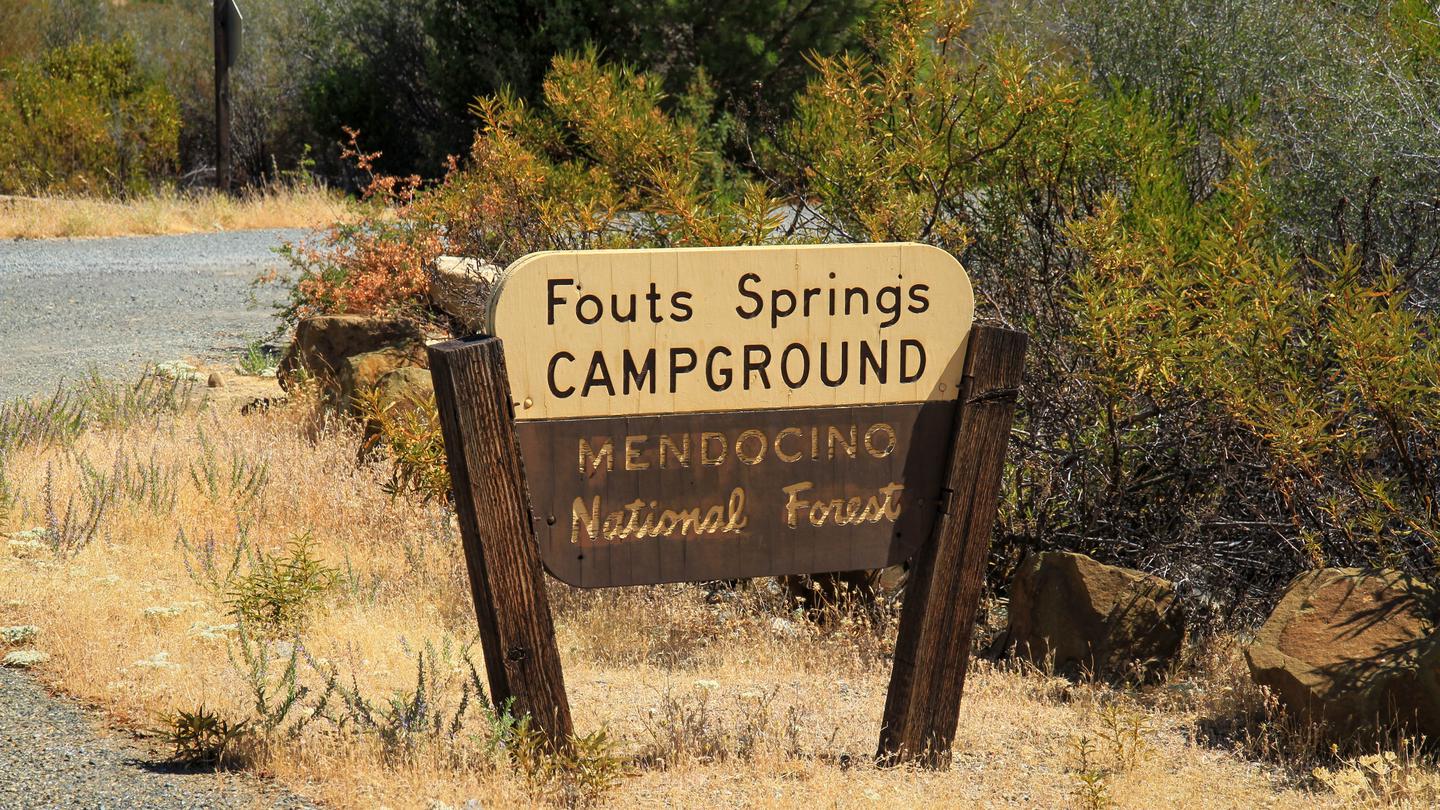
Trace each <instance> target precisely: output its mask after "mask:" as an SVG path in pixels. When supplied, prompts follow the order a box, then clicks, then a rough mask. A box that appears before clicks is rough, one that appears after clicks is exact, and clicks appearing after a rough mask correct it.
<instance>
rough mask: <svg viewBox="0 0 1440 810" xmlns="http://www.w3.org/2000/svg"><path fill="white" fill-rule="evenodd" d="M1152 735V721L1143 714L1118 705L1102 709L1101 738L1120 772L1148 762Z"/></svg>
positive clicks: (1112, 704)
mask: <svg viewBox="0 0 1440 810" xmlns="http://www.w3.org/2000/svg"><path fill="white" fill-rule="evenodd" d="M1150 733H1151V728H1150V721H1149V719H1148V718H1146V716H1145V715H1144V714H1143V713H1141V712H1138V711H1134V710H1131V709H1126V708H1124V707H1122V706H1119V705H1117V704H1114V703H1110V704H1107V705H1106V706H1105V707H1104V708H1102V709H1101V710H1100V732H1099V737H1100V739H1101V741H1102V742H1104V743H1105V746H1106V748H1107V749H1108V750H1107V753H1108V754H1109V755H1110V760H1111V763H1112V765H1113V767H1114V769H1115V770H1116V771H1117V772H1124V771H1128V770H1130V769H1132V768H1134V767H1136V766H1137V765H1139V764H1140V763H1141V762H1142V761H1144V759H1145V757H1146V756H1148V755H1149V753H1150V750H1151V749H1150V743H1149V742H1148V741H1147V740H1146V736H1147V735H1149V734H1150Z"/></svg>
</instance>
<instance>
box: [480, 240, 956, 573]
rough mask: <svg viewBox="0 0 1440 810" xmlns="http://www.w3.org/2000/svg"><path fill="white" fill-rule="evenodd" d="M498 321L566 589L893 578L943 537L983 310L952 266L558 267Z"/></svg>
mask: <svg viewBox="0 0 1440 810" xmlns="http://www.w3.org/2000/svg"><path fill="white" fill-rule="evenodd" d="M491 301H492V304H491V312H490V324H489V325H490V330H489V331H490V332H491V333H492V334H494V335H496V336H497V337H499V338H500V339H501V340H503V341H504V342H505V347H506V348H505V362H506V367H507V369H508V370H509V376H510V387H511V393H512V400H513V404H514V407H515V417H516V427H517V430H518V432H519V436H520V446H521V449H522V451H523V455H524V457H525V464H526V472H527V478H528V480H529V484H530V498H531V504H532V507H533V509H534V510H535V516H536V519H537V520H536V531H537V534H538V536H539V541H540V551H541V559H542V560H543V561H544V563H545V566H546V567H547V568H548V569H549V571H550V572H551V573H552V574H554V575H555V576H556V577H559V578H560V579H562V580H564V581H566V582H569V583H571V584H573V585H580V586H585V587H596V586H608V585H639V584H651V583H659V582H680V581H705V580H720V579H737V578H742V577H755V576H764V575H772V574H803V573H818V572H823V571H848V570H856V569H865V568H881V567H884V566H887V565H892V564H895V563H900V562H903V561H905V560H906V559H909V557H910V556H911V555H912V554H913V553H914V552H915V550H916V549H917V548H918V547H919V546H920V544H921V543H922V542H923V540H924V539H925V538H926V537H928V536H929V532H930V530H931V528H932V526H933V523H934V518H935V515H936V514H938V512H937V511H936V510H935V509H934V508H933V506H934V504H935V503H936V501H937V499H938V497H939V494H940V489H941V478H942V477H943V473H944V465H945V453H946V449H947V448H946V442H945V439H946V438H947V437H948V434H949V431H950V427H951V425H952V423H953V421H954V408H955V392H956V391H957V390H958V387H959V385H960V376H961V372H962V370H963V366H964V359H965V358H964V346H965V338H966V336H967V335H968V333H969V329H970V321H971V316H972V314H973V312H974V301H973V298H972V297H971V290H970V282H969V280H968V279H967V278H966V276H965V272H964V271H963V270H962V269H961V268H960V265H959V263H957V262H956V261H955V260H954V259H953V258H951V257H950V255H949V254H947V253H945V252H943V251H941V250H938V249H936V248H932V247H928V246H925V245H914V244H892V245H844V246H807V247H784V248H744V247H741V248H723V249H709V250H664V251H639V250H621V251H590V252H572V253H539V254H533V255H531V256H528V257H526V258H524V259H522V260H520V261H518V262H516V263H515V264H514V265H513V266H511V267H510V268H509V270H507V271H506V273H505V275H504V276H503V277H502V279H501V280H500V283H499V286H498V289H497V291H496V293H495V295H494V297H493V298H492V299H491ZM927 505H928V506H930V507H931V508H928V509H927V508H925V507H926V506H927Z"/></svg>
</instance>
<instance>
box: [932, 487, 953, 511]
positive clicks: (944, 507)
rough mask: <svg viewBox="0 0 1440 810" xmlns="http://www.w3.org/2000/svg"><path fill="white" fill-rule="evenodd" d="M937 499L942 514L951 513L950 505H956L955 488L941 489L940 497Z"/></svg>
mask: <svg viewBox="0 0 1440 810" xmlns="http://www.w3.org/2000/svg"><path fill="white" fill-rule="evenodd" d="M936 501H937V505H938V506H939V508H940V514H942V515H948V514H950V507H951V506H952V505H954V503H955V490H953V489H942V490H940V497H938V498H936Z"/></svg>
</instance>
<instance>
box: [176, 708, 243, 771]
mask: <svg viewBox="0 0 1440 810" xmlns="http://www.w3.org/2000/svg"><path fill="white" fill-rule="evenodd" d="M160 722H161V727H160V729H159V734H160V737H161V738H162V739H164V740H165V742H166V743H167V744H169V745H170V746H171V747H172V748H173V749H174V751H173V753H172V754H171V756H170V759H171V761H172V762H175V763H178V764H181V765H187V766H195V765H214V766H216V767H221V766H223V765H225V764H227V763H228V762H229V761H230V760H232V759H234V757H235V755H236V750H235V749H236V747H237V746H238V745H239V744H240V743H241V742H242V741H243V740H244V739H245V737H246V735H247V734H249V731H250V729H249V727H248V724H247V723H246V722H245V721H241V722H239V723H232V722H230V721H229V720H226V719H225V718H223V717H220V716H219V715H217V714H215V713H214V712H212V711H210V710H208V709H206V708H205V707H204V706H200V707H198V708H197V709H195V711H186V710H184V709H181V710H179V711H177V712H175V713H174V714H171V715H166V716H164V717H161V718H160Z"/></svg>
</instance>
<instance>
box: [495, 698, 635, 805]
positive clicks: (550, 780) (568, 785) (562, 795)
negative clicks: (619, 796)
mask: <svg viewBox="0 0 1440 810" xmlns="http://www.w3.org/2000/svg"><path fill="white" fill-rule="evenodd" d="M511 752H512V762H513V763H514V765H515V767H516V768H517V769H518V770H519V771H520V773H521V774H522V775H524V777H525V780H526V782H527V783H529V785H530V788H531V791H532V792H533V793H534V794H535V795H536V796H537V797H539V798H543V799H545V800H547V801H549V802H552V803H555V804H558V805H560V806H562V807H582V808H583V807H594V806H596V805H598V804H600V802H602V801H603V800H604V798H605V797H606V796H607V795H608V794H609V793H610V792H611V791H612V790H614V789H615V788H616V787H618V786H619V785H620V783H621V782H622V781H624V779H625V777H626V776H628V775H629V774H630V767H629V764H628V763H627V762H626V760H625V759H624V758H623V757H621V756H620V755H619V754H618V753H617V746H616V744H615V741H614V740H613V739H611V738H610V735H609V733H608V732H606V731H605V729H600V730H598V731H594V732H591V733H590V734H585V735H577V734H572V735H571V736H570V738H569V740H567V741H566V744H565V745H562V746H554V745H551V744H550V741H549V740H548V739H546V737H545V735H544V734H542V733H540V732H539V731H538V730H536V729H535V728H534V727H533V726H532V725H531V723H530V716H529V715H526V716H524V717H522V718H520V721H519V722H518V723H516V724H515V726H514V727H513V744H512V746H511Z"/></svg>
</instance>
